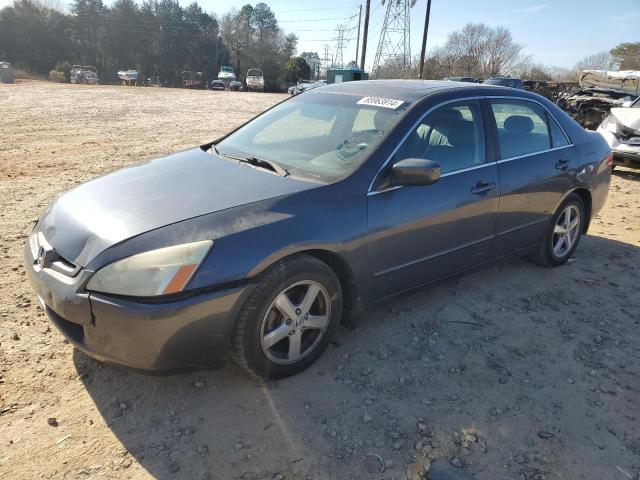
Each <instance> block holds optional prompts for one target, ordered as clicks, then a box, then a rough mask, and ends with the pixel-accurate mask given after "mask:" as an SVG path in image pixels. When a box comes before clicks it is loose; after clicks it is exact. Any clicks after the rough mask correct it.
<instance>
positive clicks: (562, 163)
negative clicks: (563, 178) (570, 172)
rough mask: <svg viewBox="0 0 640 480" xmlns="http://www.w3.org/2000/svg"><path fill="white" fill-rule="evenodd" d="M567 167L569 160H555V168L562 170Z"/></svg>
mask: <svg viewBox="0 0 640 480" xmlns="http://www.w3.org/2000/svg"><path fill="white" fill-rule="evenodd" d="M568 167H569V161H568V160H565V159H563V158H561V159H560V160H558V161H557V162H556V169H557V170H562V171H563V172H564V171H565V170H566V169H567V168H568Z"/></svg>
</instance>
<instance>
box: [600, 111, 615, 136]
mask: <svg viewBox="0 0 640 480" xmlns="http://www.w3.org/2000/svg"><path fill="white" fill-rule="evenodd" d="M602 128H604V129H605V130H606V131H607V132H611V133H617V132H618V124H617V123H616V120H615V118H614V117H613V115H609V116H608V117H607V118H605V119H604V122H602Z"/></svg>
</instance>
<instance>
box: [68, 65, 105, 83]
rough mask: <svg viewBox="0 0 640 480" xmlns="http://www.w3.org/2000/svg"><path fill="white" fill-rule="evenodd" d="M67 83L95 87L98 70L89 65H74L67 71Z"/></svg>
mask: <svg viewBox="0 0 640 480" xmlns="http://www.w3.org/2000/svg"><path fill="white" fill-rule="evenodd" d="M69 82H71V83H74V84H75V83H78V84H88V85H97V84H98V70H97V69H96V67H92V66H90V65H74V66H73V67H71V70H70V71H69Z"/></svg>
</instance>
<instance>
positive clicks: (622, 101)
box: [556, 70, 640, 130]
mask: <svg viewBox="0 0 640 480" xmlns="http://www.w3.org/2000/svg"><path fill="white" fill-rule="evenodd" d="M579 84H580V87H581V89H580V90H578V91H577V92H573V93H567V94H565V95H561V96H560V97H559V98H558V100H557V102H556V103H557V105H558V106H559V107H560V108H562V109H563V110H564V111H565V112H567V113H568V114H569V115H571V116H572V117H573V118H574V120H576V121H577V122H578V123H579V124H580V125H582V126H583V127H584V128H586V129H588V130H595V129H596V128H597V127H598V125H600V124H601V123H602V122H603V120H604V119H605V118H606V117H607V115H609V112H610V110H611V109H612V108H617V107H625V106H629V105H630V104H631V103H632V102H633V101H634V100H635V99H636V98H637V97H638V95H640V71H636V70H624V71H619V72H612V71H606V70H583V71H582V72H580V77H579Z"/></svg>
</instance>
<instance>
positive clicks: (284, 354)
mask: <svg viewBox="0 0 640 480" xmlns="http://www.w3.org/2000/svg"><path fill="white" fill-rule="evenodd" d="M330 315H331V302H330V300H329V294H328V293H327V290H326V289H325V288H324V287H323V286H322V285H321V284H320V283H318V282H315V281H313V280H304V281H301V282H296V283H294V284H292V285H289V286H288V287H286V288H285V289H284V290H282V291H281V292H280V293H279V294H278V295H277V296H276V297H275V299H274V300H273V302H271V305H270V306H269V308H268V309H267V311H266V313H265V315H264V318H263V320H262V326H261V329H260V344H261V346H262V351H263V352H264V354H265V355H266V357H267V358H268V359H269V360H270V361H272V362H274V363H278V364H289V363H295V362H297V361H299V360H301V359H302V358H304V357H306V356H307V355H308V354H310V353H311V352H312V351H313V350H314V348H315V347H316V346H317V345H318V343H320V340H321V339H322V337H323V336H324V333H325V332H326V329H327V326H328V325H329V319H330Z"/></svg>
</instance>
